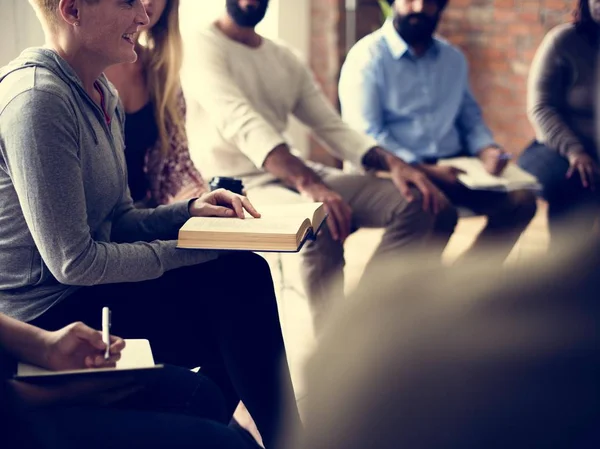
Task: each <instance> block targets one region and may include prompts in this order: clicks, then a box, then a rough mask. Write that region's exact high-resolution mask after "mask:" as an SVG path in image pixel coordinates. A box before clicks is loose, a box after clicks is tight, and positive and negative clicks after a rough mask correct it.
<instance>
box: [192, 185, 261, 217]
mask: <svg viewBox="0 0 600 449" xmlns="http://www.w3.org/2000/svg"><path fill="white" fill-rule="evenodd" d="M244 210H246V211H248V213H249V214H250V215H251V216H252V217H254V218H260V213H258V211H257V210H256V209H255V208H254V206H253V205H252V203H251V202H250V200H249V199H248V198H246V197H245V196H242V195H238V194H237V193H233V192H230V191H229V190H225V189H216V190H213V191H212V192H208V193H205V194H204V195H202V196H201V197H200V198H198V199H196V200H194V201H193V202H192V204H190V215H191V216H192V217H231V218H234V217H237V218H245V214H244Z"/></svg>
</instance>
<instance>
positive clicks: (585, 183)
mask: <svg viewBox="0 0 600 449" xmlns="http://www.w3.org/2000/svg"><path fill="white" fill-rule="evenodd" d="M578 169H579V176H581V183H582V184H583V187H585V188H587V187H588V180H587V175H586V173H585V168H584V167H582V166H581V165H580V166H579V167H578Z"/></svg>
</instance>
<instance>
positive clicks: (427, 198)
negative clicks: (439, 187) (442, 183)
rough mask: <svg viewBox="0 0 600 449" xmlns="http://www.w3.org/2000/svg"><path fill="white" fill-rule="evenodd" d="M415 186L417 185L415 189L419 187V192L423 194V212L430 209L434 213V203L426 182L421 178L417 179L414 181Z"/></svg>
mask: <svg viewBox="0 0 600 449" xmlns="http://www.w3.org/2000/svg"><path fill="white" fill-rule="evenodd" d="M415 186H416V187H417V189H419V192H421V195H423V210H424V211H425V212H429V211H432V212H434V213H436V210H435V209H434V207H433V206H434V203H433V198H432V195H431V191H430V189H429V186H428V185H427V183H426V182H425V181H424V180H423V179H417V180H416V181H415Z"/></svg>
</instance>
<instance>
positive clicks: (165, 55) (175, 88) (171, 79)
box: [140, 0, 185, 155]
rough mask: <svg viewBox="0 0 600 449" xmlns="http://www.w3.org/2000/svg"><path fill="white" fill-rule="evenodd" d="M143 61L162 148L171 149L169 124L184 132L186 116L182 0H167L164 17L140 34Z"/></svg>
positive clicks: (174, 128) (166, 150) (164, 151)
mask: <svg viewBox="0 0 600 449" xmlns="http://www.w3.org/2000/svg"><path fill="white" fill-rule="evenodd" d="M140 41H141V42H142V45H144V46H145V47H146V48H145V50H144V51H143V52H142V63H143V64H144V67H145V69H146V70H145V72H146V82H147V85H148V89H149V91H150V99H151V100H152V104H153V106H154V114H155V117H156V123H157V125H158V132H159V138H160V143H161V152H162V153H163V155H166V153H167V152H168V151H169V147H170V145H169V141H170V133H169V128H171V129H172V131H175V132H177V133H184V132H185V129H184V126H185V123H184V121H185V118H184V117H183V116H182V113H181V111H180V108H179V101H180V98H179V95H180V92H181V84H180V81H179V72H180V70H181V63H182V59H183V42H182V39H181V33H180V31H179V0H167V4H166V6H165V10H164V11H163V13H162V15H161V17H160V19H159V20H158V22H157V23H156V25H154V26H153V27H152V28H151V29H150V30H147V31H144V32H143V33H142V35H141V36H140Z"/></svg>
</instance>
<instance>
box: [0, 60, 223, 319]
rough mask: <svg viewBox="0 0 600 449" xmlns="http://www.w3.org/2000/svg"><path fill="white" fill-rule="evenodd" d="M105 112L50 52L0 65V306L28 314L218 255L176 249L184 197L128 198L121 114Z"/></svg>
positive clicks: (110, 90)
mask: <svg viewBox="0 0 600 449" xmlns="http://www.w3.org/2000/svg"><path fill="white" fill-rule="evenodd" d="M98 84H99V86H100V87H101V89H102V91H103V94H104V98H105V109H106V111H107V113H108V116H109V117H110V124H107V120H106V119H105V116H104V113H103V111H102V109H101V108H99V107H98V106H97V105H96V104H95V103H94V102H93V100H92V99H91V97H90V96H89V95H88V94H87V93H86V91H85V90H84V88H83V85H82V84H81V81H80V80H79V78H78V77H77V75H76V74H75V72H74V71H73V69H72V68H71V67H70V66H69V65H68V64H67V62H66V61H64V60H63V59H62V58H61V57H60V56H58V55H57V54H56V53H55V52H53V51H51V50H48V49H44V48H33V49H28V50H25V51H24V52H23V53H22V54H21V55H20V56H19V57H18V58H17V59H16V60H14V61H13V62H11V63H10V64H9V65H8V66H6V67H3V68H2V69H0V312H3V313H5V314H7V315H10V316H13V317H15V318H18V319H21V320H25V321H30V320H32V319H34V318H36V317H38V316H39V315H40V314H42V313H43V312H44V311H46V310H47V309H48V308H50V307H51V306H52V305H53V304H56V303H57V302H59V301H61V300H62V299H64V298H65V297H67V296H68V295H69V294H71V293H73V292H74V291H75V290H76V289H77V288H80V287H81V286H90V285H97V284H107V283H119V282H136V281H144V280H148V279H154V278H157V277H160V276H161V275H162V274H163V273H164V272H165V271H167V270H171V269H174V268H178V267H182V266H186V265H193V264H197V263H200V262H204V261H207V260H212V259H214V258H216V257H217V255H218V253H217V252H210V251H196V250H182V249H177V248H176V241H175V240H174V239H176V237H177V231H178V229H179V227H180V226H181V225H182V224H183V223H184V222H185V221H186V220H187V219H188V218H189V212H188V204H187V203H180V204H175V205H173V206H162V207H158V208H156V209H148V210H140V209H136V208H134V206H133V203H132V200H131V196H130V194H129V188H128V187H127V173H126V166H125V158H124V139H123V129H124V128H123V120H124V113H123V110H122V108H121V106H120V103H119V101H118V96H117V93H116V91H115V89H114V87H113V86H112V85H111V84H110V83H109V82H108V81H107V80H106V78H105V77H104V76H101V77H100V78H99V79H98Z"/></svg>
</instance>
